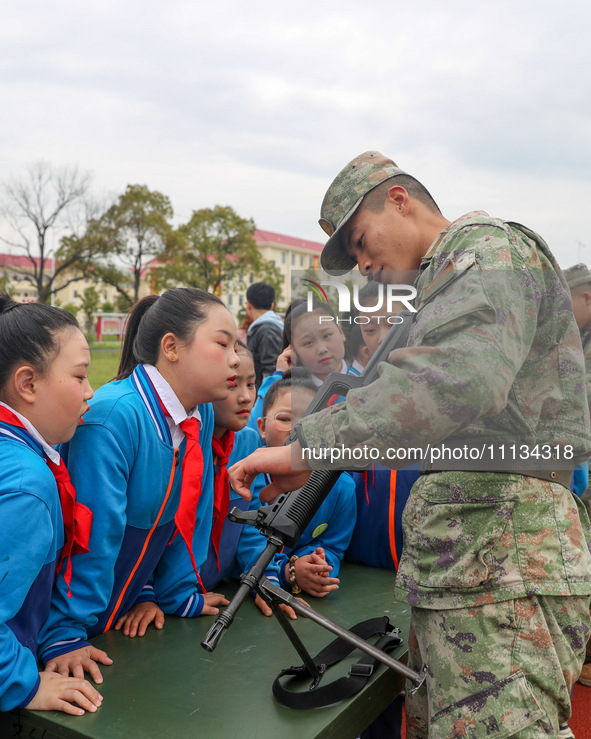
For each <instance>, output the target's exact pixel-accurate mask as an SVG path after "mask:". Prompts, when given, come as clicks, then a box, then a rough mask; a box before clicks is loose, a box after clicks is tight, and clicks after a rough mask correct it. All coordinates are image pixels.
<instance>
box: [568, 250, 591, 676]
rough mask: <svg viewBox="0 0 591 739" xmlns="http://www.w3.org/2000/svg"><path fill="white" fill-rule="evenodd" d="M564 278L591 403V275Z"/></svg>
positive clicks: (587, 671)
mask: <svg viewBox="0 0 591 739" xmlns="http://www.w3.org/2000/svg"><path fill="white" fill-rule="evenodd" d="M564 276H565V278H566V283H567V285H568V286H569V288H570V292H571V297H572V301H573V313H574V315H575V320H576V322H577V326H578V327H579V331H580V332H581V343H582V345H583V354H584V356H585V372H586V375H587V400H588V401H589V402H590V403H591V273H590V272H589V269H588V267H587V265H586V264H575V265H574V266H573V267H569V268H568V269H566V270H564ZM581 500H582V501H583V503H584V504H585V506H586V508H587V513H589V514H590V515H591V488H587V491H586V492H585V493H583V495H582V497H581ZM579 682H580V683H583V685H586V686H587V687H591V641H589V642H587V657H586V660H585V665H584V667H583V670H582V672H581V675H580V676H579Z"/></svg>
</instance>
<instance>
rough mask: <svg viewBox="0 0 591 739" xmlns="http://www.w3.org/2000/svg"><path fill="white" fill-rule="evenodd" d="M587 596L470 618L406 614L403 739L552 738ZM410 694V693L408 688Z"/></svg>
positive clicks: (585, 627) (508, 604)
mask: <svg viewBox="0 0 591 739" xmlns="http://www.w3.org/2000/svg"><path fill="white" fill-rule="evenodd" d="M589 600H590V597H589V596H560V597H559V596H556V597H553V596H530V597H526V598H518V599H516V600H509V601H504V602H501V603H494V604H489V605H483V606H478V607H474V608H462V609H458V610H430V609H426V608H413V610H412V618H411V629H410V635H409V662H408V664H409V666H410V667H412V668H413V669H415V670H418V669H419V668H420V666H421V664H422V663H425V664H427V665H428V674H427V679H426V681H425V683H424V684H423V686H422V687H421V688H420V689H419V690H418V691H417V692H416V693H415V694H414V695H410V689H408V690H407V698H406V716H407V737H408V739H426V738H427V737H429V739H451V738H453V739H456V738H460V737H461V738H463V737H466V739H484V737H486V739H504V738H505V737H518V738H519V739H534V737H535V738H536V739H537V738H539V737H544V739H547V737H549V736H552V737H554V736H557V733H558V727H559V725H560V724H561V723H564V722H565V721H568V719H569V717H570V714H571V705H570V693H571V688H572V685H573V684H574V682H575V681H576V680H577V677H578V676H579V673H580V671H581V668H582V666H583V660H584V657H585V645H586V642H587V638H588V635H589V632H590V629H591V618H590V616H589ZM407 687H408V688H410V686H407Z"/></svg>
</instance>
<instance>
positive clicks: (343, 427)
mask: <svg viewBox="0 0 591 739" xmlns="http://www.w3.org/2000/svg"><path fill="white" fill-rule="evenodd" d="M382 183H383V184H382ZM321 215H322V218H321V221H320V223H321V225H322V227H323V228H324V229H325V230H326V231H327V233H329V235H330V239H329V241H328V242H327V244H326V246H325V248H324V251H323V253H322V265H323V267H324V269H325V270H327V271H328V272H330V273H332V274H340V273H342V272H343V271H346V270H350V269H351V268H352V267H353V266H354V265H355V263H357V264H358V265H359V269H360V270H361V272H362V273H365V274H369V273H371V274H373V276H374V278H376V277H377V278H378V279H383V281H384V282H388V278H387V274H386V273H383V272H381V270H389V269H402V270H413V269H415V270H416V269H420V275H419V277H418V279H417V282H416V283H415V287H416V288H417V292H418V296H417V301H416V304H415V307H416V308H417V309H418V312H417V313H416V314H415V315H414V320H413V325H412V329H411V335H410V339H409V342H408V346H407V348H404V349H398V350H396V351H394V352H392V353H391V354H390V356H389V358H388V362H385V363H383V364H382V365H381V368H380V369H381V377H380V379H379V380H377V381H376V382H375V383H374V384H373V385H371V386H369V387H366V388H359V389H356V390H352V391H350V392H349V394H348V396H347V400H346V401H345V402H343V403H339V404H336V405H334V406H333V407H332V408H329V409H326V410H324V411H321V412H319V413H316V414H314V415H311V416H308V417H305V418H303V419H302V421H301V422H300V425H299V427H298V432H299V439H300V442H299V447H301V448H304V449H305V448H306V447H308V448H309V449H310V450H314V451H318V452H320V451H321V450H322V449H327V448H331V447H337V446H340V445H341V444H343V445H344V446H345V447H348V448H352V449H355V448H357V449H361V448H363V447H364V446H367V447H375V448H378V449H379V450H381V451H382V454H383V456H385V455H386V454H387V450H388V449H397V448H398V449H399V448H409V447H413V448H416V447H421V448H423V449H427V448H428V445H433V444H441V443H442V442H445V444H448V445H450V446H454V447H458V448H460V447H462V446H464V445H467V446H469V447H470V448H476V447H478V448H482V447H484V446H488V445H490V444H493V445H496V446H497V449H498V448H499V446H501V445H504V446H505V450H506V451H507V452H508V448H509V447H510V445H511V444H528V445H530V446H531V448H534V447H535V445H536V444H545V445H549V446H550V447H551V448H552V449H553V450H556V451H555V452H553V455H552V456H556V455H558V456H559V457H560V459H559V460H555V459H552V460H550V461H549V462H548V463H542V462H541V461H539V467H540V468H543V467H545V469H538V470H536V469H535V468H534V466H535V464H538V461H537V458H535V457H534V458H533V459H529V460H528V462H527V463H526V462H523V461H522V460H520V459H517V460H514V461H513V462H510V461H508V460H507V459H505V460H504V461H503V462H502V463H501V462H500V461H499V460H498V456H497V457H494V459H488V460H487V461H485V462H484V463H482V464H480V466H478V465H477V466H476V467H475V468H473V469H472V470H471V471H467V468H469V467H470V464H468V463H466V464H464V463H463V462H460V463H458V462H449V463H448V464H443V463H439V464H438V463H437V462H435V463H434V464H431V465H427V466H423V468H422V471H423V472H425V473H426V474H424V475H422V476H421V478H420V479H419V480H418V481H417V483H415V486H414V487H413V490H412V492H411V495H410V498H409V501H408V503H407V507H406V511H405V515H404V522H403V524H404V536H405V544H404V551H403V555H402V559H401V562H400V567H399V570H398V575H397V578H396V585H395V591H396V595H397V597H398V598H400V599H402V600H404V601H406V602H408V603H410V604H411V605H412V624H411V634H410V639H409V651H410V658H409V659H410V661H409V664H410V665H411V666H412V667H414V668H415V669H418V668H419V667H420V665H421V663H425V664H427V665H428V674H427V680H426V683H425V685H424V686H423V688H421V689H420V690H419V691H418V692H416V693H415V694H414V695H412V696H410V695H407V736H409V737H427V736H430V737H432V738H434V739H443V738H444V737H484V736H486V737H495V738H496V739H504V737H509V736H515V737H520V738H521V739H525V738H526V737H527V738H528V739H529V738H530V737H546V736H553V735H554V736H555V735H556V734H557V732H558V730H559V726H560V724H561V723H563V722H564V721H566V720H567V719H568V717H569V715H570V689H571V686H572V684H573V683H574V681H575V680H576V678H577V676H578V674H579V672H580V669H581V666H582V664H583V656H584V649H585V643H586V640H587V636H588V633H589V629H590V625H591V622H590V618H589V595H590V594H591V555H590V552H589V547H588V541H587V537H588V535H589V528H590V526H589V519H588V517H587V515H586V512H585V510H584V508H583V507H582V506H580V504H579V502H578V501H577V500H576V499H575V498H574V497H573V496H572V495H571V494H570V492H569V490H568V485H569V483H570V477H571V472H572V467H573V466H574V464H575V463H576V462H578V461H582V460H583V459H586V458H588V457H589V454H590V453H591V429H590V422H589V409H588V406H587V400H586V393H585V375H584V366H583V358H582V353H581V346H580V340H579V337H578V331H577V327H576V324H575V322H574V319H573V315H572V309H571V301H570V296H569V294H568V288H567V286H566V283H565V281H564V277H563V276H562V273H561V272H560V269H559V268H558V266H557V264H556V262H555V259H554V257H553V256H552V254H551V252H550V250H549V248H548V246H547V245H546V244H545V243H544V241H543V240H542V239H541V238H540V237H539V236H538V235H537V234H535V233H533V232H532V231H530V230H529V229H527V228H525V227H523V226H520V225H518V224H512V223H506V222H504V221H501V220H499V219H496V218H491V217H490V216H488V215H487V214H486V213H484V212H481V211H477V212H473V213H469V214H467V215H465V216H463V217H462V218H459V219H457V220H456V221H454V222H451V223H450V222H449V221H447V220H446V219H445V218H443V216H442V215H441V213H440V211H439V209H438V208H437V206H436V205H435V203H434V201H433V200H432V198H431V196H430V195H429V193H428V192H427V191H426V190H425V189H424V188H423V186H422V185H420V183H418V182H417V181H416V180H414V178H412V177H410V176H409V175H407V174H406V173H405V172H403V171H402V170H401V169H399V168H398V167H397V165H395V164H394V162H392V161H391V160H389V159H386V158H385V157H384V156H382V155H381V154H379V152H366V153H365V154H362V155H361V156H359V157H357V158H356V159H354V160H353V161H352V162H350V164H348V165H347V167H345V168H344V169H343V170H342V171H341V173H340V174H339V175H338V176H337V178H336V179H335V181H334V182H333V184H332V185H331V187H330V188H329V190H328V192H327V194H326V196H325V199H324V202H323V206H322V211H321ZM396 282H399V280H396ZM293 446H294V447H295V451H296V455H298V454H299V455H301V449H299V448H298V445H293ZM567 447H568V448H570V453H568V454H567V456H569V459H568V460H567V461H565V460H564V459H563V457H564V453H565V450H566V448H567ZM315 456H316V457H321V455H320V454H317V455H312V457H311V461H310V462H309V464H310V466H311V467H312V468H314V469H324V468H330V467H334V466H337V465H334V464H331V462H330V458H329V459H322V458H315ZM532 462H533V463H534V464H532ZM385 463H386V464H387V462H385ZM407 463H408V462H407V461H405V462H403V463H402V464H407ZM549 465H551V467H550V466H549ZM343 466H345V465H343ZM289 468H290V459H289V456H288V452H287V451H286V450H284V449H277V450H259V451H258V452H257V453H255V455H252V456H251V457H249V458H247V459H246V460H243V461H242V462H241V463H239V464H238V465H236V466H235V468H233V469H232V471H231V474H232V478H233V483H234V486H235V489H238V488H239V487H241V486H243V485H244V482H248V481H249V480H250V479H251V476H252V475H254V474H256V473H257V472H260V471H262V470H266V471H269V472H271V473H272V474H273V476H274V486H273V487H272V489H271V490H270V493H273V492H274V493H277V492H279V491H280V490H282V489H283V490H289V489H294V488H295V487H299V486H300V485H301V484H302V480H303V473H292V475H291V476H290V475H289V474H288V470H289ZM282 475H283V477H282Z"/></svg>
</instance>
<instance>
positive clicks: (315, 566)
mask: <svg viewBox="0 0 591 739" xmlns="http://www.w3.org/2000/svg"><path fill="white" fill-rule="evenodd" d="M318 551H321V552H322V554H321V555H319V554H318ZM331 570H332V567H331V565H329V564H327V563H326V560H325V558H324V550H322V549H317V550H316V552H313V553H312V554H304V556H303V557H300V558H299V559H297V560H296V563H295V573H296V580H297V583H298V585H299V587H300V588H301V589H302V590H305V591H306V593H310V595H314V596H316V598H323V597H324V596H325V595H328V593H330V592H332V591H333V590H338V589H339V582H340V580H339V579H338V578H337V577H330V576H329V574H330V571H331ZM286 577H287V579H289V571H287V575H286Z"/></svg>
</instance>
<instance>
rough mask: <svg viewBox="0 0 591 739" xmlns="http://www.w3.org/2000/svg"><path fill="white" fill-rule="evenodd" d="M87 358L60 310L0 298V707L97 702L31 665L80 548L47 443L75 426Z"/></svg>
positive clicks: (60, 466) (75, 509) (69, 707)
mask: <svg viewBox="0 0 591 739" xmlns="http://www.w3.org/2000/svg"><path fill="white" fill-rule="evenodd" d="M89 363H90V351H89V349H88V344H87V342H86V339H85V338H84V334H83V333H82V332H81V331H80V329H79V328H78V323H77V322H76V319H75V318H74V317H73V316H72V315H70V313H67V312H66V311H64V310H61V309H59V308H51V307H49V306H47V305H42V304H39V303H27V304H19V303H15V302H13V301H12V300H11V299H10V298H9V297H8V295H5V294H2V295H0V470H2V475H1V476H0V711H9V710H11V709H13V708H32V709H38V710H39V709H42V710H57V711H65V712H66V713H71V714H74V715H79V714H83V713H84V709H86V710H89V711H96V709H97V707H98V706H100V704H101V702H102V697H101V696H100V694H99V693H98V692H97V691H96V690H95V689H94V688H93V687H92V685H90V683H88V682H87V681H86V680H84V679H82V678H83V676H77V677H74V678H70V677H63V676H62V675H56V674H55V673H50V672H42V673H39V671H38V669H37V639H38V634H39V629H40V627H41V626H42V624H43V622H44V621H45V619H46V618H47V614H48V613H49V606H50V595H51V588H52V585H53V582H54V580H55V579H56V577H58V580H59V581H60V582H61V583H62V584H63V586H64V588H65V589H66V590H68V589H69V586H70V580H71V561H72V555H73V554H74V553H75V552H79V553H82V552H85V551H87V546H88V537H89V533H90V525H91V515H90V511H88V509H85V508H84V506H81V505H80V504H79V502H77V501H76V491H75V489H74V487H73V485H72V483H71V480H70V478H69V476H68V471H67V470H66V468H65V464H64V462H63V460H62V459H61V458H60V455H59V454H58V452H56V451H55V449H54V448H53V445H55V444H59V443H60V442H66V441H68V440H69V439H70V438H71V437H72V435H73V434H74V431H75V430H76V427H77V426H78V425H79V424H81V423H82V416H83V414H84V413H85V412H86V410H87V409H88V400H90V398H92V389H91V387H90V385H89V384H88V378H87V371H88V365H89ZM100 654H101V653H98V650H97V655H98V656H100ZM97 655H95V656H97ZM105 656H106V655H105ZM75 704H77V705H75Z"/></svg>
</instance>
